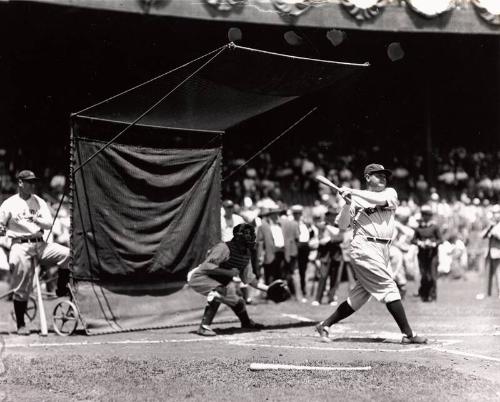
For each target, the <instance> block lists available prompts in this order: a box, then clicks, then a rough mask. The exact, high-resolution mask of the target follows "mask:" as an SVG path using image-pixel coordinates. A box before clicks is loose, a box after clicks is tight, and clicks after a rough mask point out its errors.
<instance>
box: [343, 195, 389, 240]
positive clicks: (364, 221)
mask: <svg viewBox="0 0 500 402" xmlns="http://www.w3.org/2000/svg"><path fill="white" fill-rule="evenodd" d="M380 193H381V194H384V193H385V195H386V196H387V205H385V206H380V205H374V204H370V203H369V202H368V201H365V200H364V199H361V198H360V197H353V202H352V203H351V208H350V212H351V226H352V227H353V229H354V238H356V236H358V235H361V236H371V237H378V238H382V239H392V237H393V234H394V227H395V221H394V220H395V218H394V215H395V211H396V207H397V206H398V194H397V193H396V190H394V189H393V188H390V187H389V188H386V189H384V190H382V191H381V192H380Z"/></svg>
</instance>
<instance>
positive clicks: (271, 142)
mask: <svg viewBox="0 0 500 402" xmlns="http://www.w3.org/2000/svg"><path fill="white" fill-rule="evenodd" d="M317 108H318V107H317V106H315V107H313V108H312V109H311V110H309V112H307V113H306V114H305V115H304V116H302V117H301V118H300V119H298V120H297V121H296V122H295V123H293V124H292V125H291V126H290V127H288V128H287V129H286V130H285V131H283V132H282V133H281V134H280V135H278V136H277V137H275V138H274V139H272V140H271V141H270V142H269V143H267V144H266V145H264V147H262V148H261V149H259V150H258V151H257V152H256V153H255V154H253V155H252V156H251V157H250V158H249V159H248V160H247V161H245V163H244V164H243V165H241V166H238V167H237V168H236V169H234V170H233V171H232V172H231V173H229V174H228V175H227V176H226V177H224V178H223V179H222V181H225V180H227V179H229V178H230V177H231V176H232V175H234V174H235V173H236V172H237V171H239V170H240V169H241V168H242V167H243V166H246V165H248V163H250V161H252V160H253V159H255V158H256V157H257V156H259V155H260V154H261V153H262V152H264V151H265V150H266V149H267V148H269V147H270V146H271V145H272V144H274V143H275V142H276V141H278V140H279V139H280V138H281V137H283V136H284V135H285V134H286V133H288V132H289V131H290V130H291V129H293V128H294V127H295V126H296V125H298V124H299V123H301V122H302V121H303V120H305V119H306V118H307V117H309V115H310V114H312V113H313V112H314V111H316V109H317Z"/></svg>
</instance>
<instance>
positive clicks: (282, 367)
mask: <svg viewBox="0 0 500 402" xmlns="http://www.w3.org/2000/svg"><path fill="white" fill-rule="evenodd" d="M371 369H372V367H371V366H365V367H350V366H343V367H342V366H336V367H328V366H326V367H321V366H295V365H292V364H268V363H251V364H250V370H252V371H260V370H316V371H368V370H371Z"/></svg>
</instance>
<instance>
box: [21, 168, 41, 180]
mask: <svg viewBox="0 0 500 402" xmlns="http://www.w3.org/2000/svg"><path fill="white" fill-rule="evenodd" d="M16 179H18V180H24V181H26V180H38V177H36V176H35V173H33V172H32V171H31V170H21V171H20V172H19V173H18V174H17V175H16Z"/></svg>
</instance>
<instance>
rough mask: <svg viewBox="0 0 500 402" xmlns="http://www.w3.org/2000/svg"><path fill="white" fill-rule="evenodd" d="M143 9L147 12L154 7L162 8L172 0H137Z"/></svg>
mask: <svg viewBox="0 0 500 402" xmlns="http://www.w3.org/2000/svg"><path fill="white" fill-rule="evenodd" d="M137 2H138V3H139V6H140V7H141V9H142V10H143V11H144V12H145V13H146V14H147V13H149V11H150V10H151V9H152V8H155V9H160V8H163V7H166V6H167V5H168V3H169V2H170V0H137Z"/></svg>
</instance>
